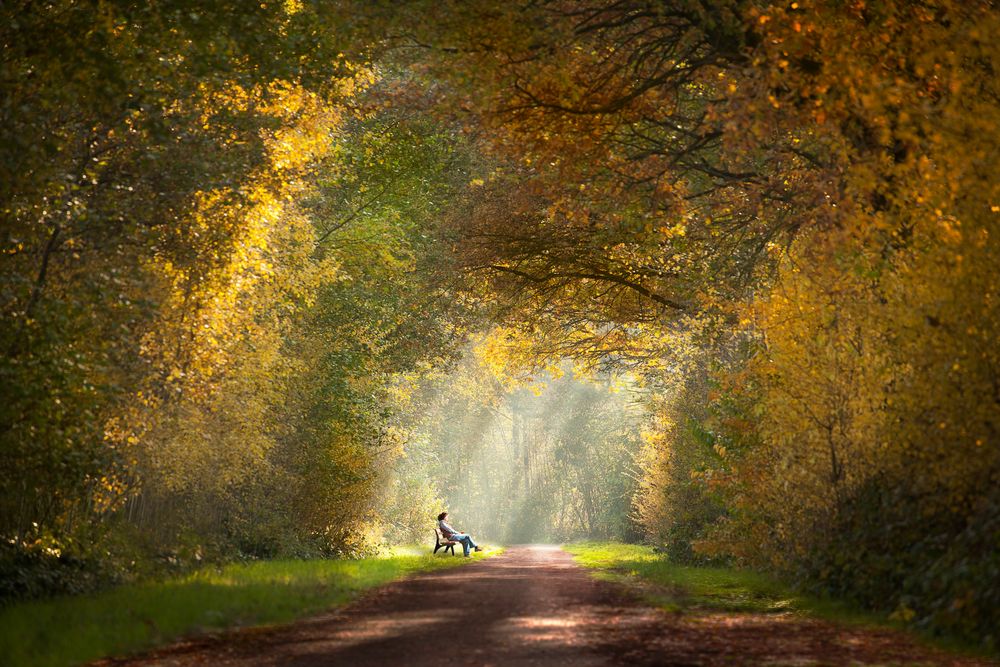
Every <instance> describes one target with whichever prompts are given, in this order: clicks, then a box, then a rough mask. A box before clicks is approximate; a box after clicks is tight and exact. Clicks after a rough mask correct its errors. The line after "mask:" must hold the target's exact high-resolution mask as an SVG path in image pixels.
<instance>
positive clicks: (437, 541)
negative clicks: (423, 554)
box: [434, 527, 458, 556]
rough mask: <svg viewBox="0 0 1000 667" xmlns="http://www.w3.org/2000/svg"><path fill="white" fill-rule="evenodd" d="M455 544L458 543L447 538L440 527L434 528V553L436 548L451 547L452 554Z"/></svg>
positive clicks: (445, 548) (436, 550)
mask: <svg viewBox="0 0 1000 667" xmlns="http://www.w3.org/2000/svg"><path fill="white" fill-rule="evenodd" d="M456 544H458V542H456V541H455V540H449V539H448V538H447V537H445V536H444V533H442V532H441V529H440V528H437V527H435V528H434V553H437V552H438V549H444V550H445V551H448V550H449V549H451V555H452V556H454V555H455V545H456Z"/></svg>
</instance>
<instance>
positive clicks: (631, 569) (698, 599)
mask: <svg viewBox="0 0 1000 667" xmlns="http://www.w3.org/2000/svg"><path fill="white" fill-rule="evenodd" d="M564 548H565V549H566V551H568V552H569V553H571V554H573V556H574V557H575V559H576V561H577V562H578V563H580V564H581V565H584V566H585V567H589V568H594V569H597V570H599V571H600V574H599V576H602V577H604V578H608V579H613V580H616V581H619V582H621V583H626V584H629V585H631V586H638V587H640V592H641V593H642V595H643V597H646V598H647V599H649V600H650V601H651V602H653V603H655V604H657V605H658V606H661V607H663V608H665V609H667V610H670V611H717V612H754V613H778V612H792V613H799V614H803V615H809V616H816V617H820V618H825V619H827V620H833V621H838V622H842V623H843V622H846V623H865V624H872V623H878V624H885V619H883V618H881V617H878V616H875V615H873V614H866V613H864V612H861V611H858V610H857V609H856V608H852V607H851V606H850V605H848V604H846V603H844V602H839V601H836V600H824V599H819V598H815V597H811V596H807V595H802V594H800V593H796V592H795V591H794V590H793V589H791V588H790V587H788V586H787V585H785V584H782V583H781V582H779V581H777V580H775V579H773V578H771V577H768V576H766V575H763V574H760V573H757V572H750V571H747V570H734V569H731V568H724V567H700V566H699V567H693V566H685V565H678V564H676V563H672V562H670V561H669V560H668V559H667V558H665V557H664V556H661V555H659V554H657V553H654V552H653V550H652V548H651V547H647V546H641V545H636V544H621V543H617V542H581V543H576V544H569V545H566V546H565V547H564ZM649 584H652V586H650V585H649Z"/></svg>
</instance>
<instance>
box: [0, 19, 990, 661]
mask: <svg viewBox="0 0 1000 667" xmlns="http://www.w3.org/2000/svg"><path fill="white" fill-rule="evenodd" d="M0 18H2V20H0V35H2V42H3V58H2V59H0V72H2V76H0V81H2V83H0V86H2V88H3V95H2V101H0V115H2V120H3V122H2V125H0V128H2V129H0V132H2V141H0V202H2V213H3V219H2V229H0V248H2V250H0V253H2V260H0V313H2V318H3V327H2V329H0V346H2V348H3V350H4V354H3V356H2V358H0V387H2V398H3V400H2V401H0V452H2V456H0V536H2V542H0V597H2V598H3V599H4V600H8V601H9V600H13V599H19V598H24V597H33V596H40V595H47V594H52V593H56V592H78V591H84V590H90V589H92V588H95V587H98V586H104V585H109V584H111V583H113V582H115V581H120V580H122V579H127V578H132V577H139V576H143V575H146V574H149V573H150V572H159V571H162V570H163V569H164V568H166V569H169V568H177V569H183V568H189V567H192V566H193V565H195V564H197V563H201V562H206V561H224V560H232V559H241V558H270V557H277V556H301V557H306V556H352V555H362V554H365V553H368V552H371V551H372V550H377V549H378V548H379V546H380V545H383V544H386V543H391V542H408V541H413V540H418V541H425V540H427V539H429V536H430V533H429V527H430V524H431V521H432V518H433V516H434V515H435V514H436V513H437V512H438V511H440V509H441V508H445V507H447V508H449V509H450V510H451V511H452V512H453V516H454V518H455V519H456V521H458V520H459V519H460V520H461V524H462V526H463V527H465V528H468V529H470V530H474V531H476V532H477V533H480V534H484V535H485V536H486V537H489V538H490V539H494V540H500V541H522V540H538V539H548V540H569V539H573V538H577V537H603V538H616V539H627V540H638V539H645V540H649V541H651V542H654V543H656V544H658V545H660V546H661V547H662V548H663V549H665V550H666V551H667V552H668V553H669V554H670V555H671V557H672V558H674V559H676V560H679V561H688V562H705V561H717V562H729V563H734V564H737V565H741V566H748V567H754V568H758V569H763V570H768V571H772V572H776V573H778V574H780V575H782V576H784V577H786V578H789V579H791V580H794V581H796V582H797V583H799V584H800V585H802V586H804V587H807V588H810V589H812V590H817V591H822V592H828V593H833V594H836V595H840V596H845V597H848V598H851V599H854V600H856V601H858V602H860V603H862V604H864V605H866V606H868V607H870V608H873V609H878V610H881V611H884V612H886V613H891V614H892V615H893V616H894V617H895V618H898V619H901V620H904V621H908V622H911V623H914V624H917V625H920V626H922V627H925V628H930V629H933V630H935V631H942V632H948V633H951V634H958V635H963V636H966V637H969V638H972V639H973V640H974V641H977V642H982V643H984V644H986V645H995V644H996V642H997V641H998V637H997V636H996V628H998V627H1000V615H998V614H1000V491H998V489H1000V434H998V427H1000V348H998V347H997V345H996V340H997V333H998V325H1000V304H998V301H1000V271H998V269H1000V245H998V236H997V222H998V216H1000V180H998V179H997V178H996V170H997V166H998V164H1000V162H998V159H997V158H998V136H1000V133H998V121H1000V97H998V90H997V80H998V78H997V71H996V65H995V60H996V58H995V57H996V55H997V48H998V47H997V44H998V43H1000V15H998V14H997V12H996V10H995V8H994V6H993V5H992V3H990V2H986V1H981V0H977V1H973V2H959V1H957V0H928V1H927V2H907V1H904V0H879V1H875V0H872V1H867V2H866V1H862V0H857V1H855V2H840V1H833V0H803V1H801V2H790V3H789V2H781V3H776V2H767V1H765V0H675V1H672V2H653V1H651V0H602V1H597V2H577V1H571V0H563V1H556V0H551V1H541V2H539V1H528V0H524V1H517V2H489V1H486V0H476V1H472V2H468V1H465V2H459V1H457V0H456V1H451V0H436V1H435V2H423V1H412V2H406V3H396V2H392V3H390V2H332V1H330V2H325V1H319V0H317V1H316V2H304V1H298V0H287V1H285V2H273V3H271V2H267V3H260V2H254V3H245V2H240V1H238V0H220V1H219V2H212V3H199V2H193V1H190V0H165V1H162V2H127V1H122V2H107V1H93V2H75V1H73V2H70V1H68V0H54V1H53V2H50V3H47V4H44V5H39V4H37V3H30V2H23V1H22V2H12V3H5V4H4V5H3V7H2V8H0Z"/></svg>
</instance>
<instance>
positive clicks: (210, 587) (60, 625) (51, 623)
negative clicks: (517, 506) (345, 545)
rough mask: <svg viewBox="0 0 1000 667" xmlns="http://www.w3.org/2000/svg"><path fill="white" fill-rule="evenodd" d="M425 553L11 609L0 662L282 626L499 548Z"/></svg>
mask: <svg viewBox="0 0 1000 667" xmlns="http://www.w3.org/2000/svg"><path fill="white" fill-rule="evenodd" d="M427 551H428V550H427V548H426V547H424V548H420V549H419V550H418V548H415V547H414V548H401V549H399V550H393V551H392V552H390V553H389V554H388V555H386V556H384V557H379V558H366V559H363V560H307V561H301V560H298V561H296V560H286V561H259V562H254V563H243V564H232V565H226V566H224V567H209V568H205V569H203V570H200V571H198V572H194V573H192V574H189V575H186V576H184V577H179V578H176V579H169V580H165V581H161V582H148V583H142V584H134V585H127V586H121V587H118V588H114V589H111V590H108V591H104V592H101V593H98V594H96V595H89V596H74V597H62V598H54V599H51V600H42V601H36V602H25V603H21V604H16V605H13V606H11V607H8V608H6V609H4V610H3V611H2V612H0V656H2V658H0V662H2V663H3V665H5V666H7V665H9V666H10V667H19V666H21V665H24V666H28V665H31V666H32V667H49V666H52V667H57V666H59V667H61V666H63V665H75V664H80V663H83V662H87V661H90V660H94V659H97V658H100V657H104V656H110V655H122V654H125V653H131V652H135V651H139V650H143V649H148V648H151V647H154V646H157V645H162V644H166V643H169V642H171V641H173V640H175V639H177V638H179V637H183V636H190V635H196V634H202V633H205V632H211V631H218V630H222V629H226V628H232V627H241V626H252V625H271V624H276V623H284V622H288V621H291V620H294V619H296V618H299V617H302V616H307V615H309V614H312V613H315V612H319V611H322V610H324V609H328V608H330V607H333V606H336V605H340V604H343V603H345V602H348V601H349V600H351V599H352V598H353V597H355V596H356V595H357V594H358V593H359V592H361V591H364V590H366V589H369V588H372V587H374V586H379V585H381V584H384V583H387V582H389V581H392V580H394V579H399V578H400V577H403V576H406V575H408V574H411V573H414V572H420V571H425V570H434V569H441V568H446V567H454V566H457V565H461V564H463V563H468V562H471V561H474V560H479V559H482V558H486V557H489V556H493V555H496V554H498V553H500V552H501V551H502V550H500V549H487V550H485V551H483V552H481V553H478V554H475V555H474V557H473V558H468V559H467V558H463V557H461V556H460V555H459V556H457V557H452V556H443V555H442V554H440V553H438V554H437V555H430V554H428V553H427Z"/></svg>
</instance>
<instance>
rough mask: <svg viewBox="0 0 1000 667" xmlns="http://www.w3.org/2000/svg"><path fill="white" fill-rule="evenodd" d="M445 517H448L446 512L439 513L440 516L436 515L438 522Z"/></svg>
mask: <svg viewBox="0 0 1000 667" xmlns="http://www.w3.org/2000/svg"><path fill="white" fill-rule="evenodd" d="M446 516H448V513H447V512H441V513H440V514H438V521H444V518H445V517H446Z"/></svg>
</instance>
